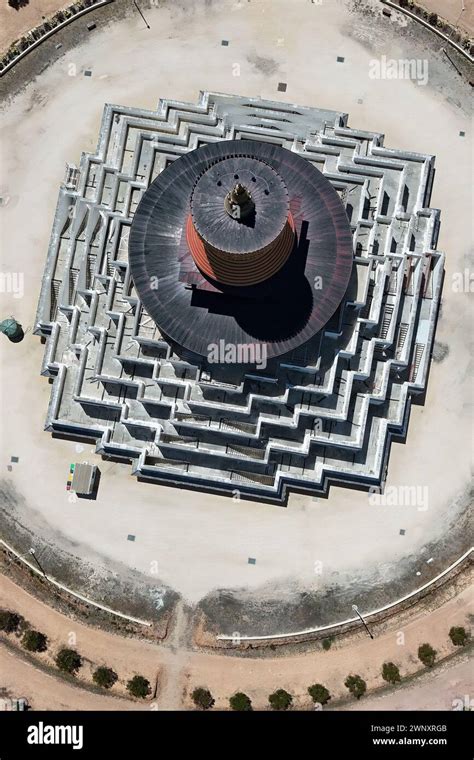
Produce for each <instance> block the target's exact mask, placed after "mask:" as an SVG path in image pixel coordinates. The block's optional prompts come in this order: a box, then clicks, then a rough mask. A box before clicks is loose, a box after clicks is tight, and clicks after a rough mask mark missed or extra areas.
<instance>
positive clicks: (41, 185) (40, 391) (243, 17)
mask: <svg viewBox="0 0 474 760" xmlns="http://www.w3.org/2000/svg"><path fill="white" fill-rule="evenodd" d="M113 6H114V7H115V8H118V6H119V3H117V4H116V3H114V4H113ZM209 7H211V6H210V5H209V4H207V5H206V4H201V3H198V2H196V3H193V4H192V6H189V5H188V4H186V5H185V6H183V7H181V6H180V5H179V4H175V3H171V4H166V5H163V7H159V8H156V7H152V8H149V9H148V10H147V18H148V21H149V23H150V26H151V29H150V30H147V29H146V28H145V27H144V24H143V21H142V19H141V18H140V17H139V16H138V15H137V14H135V15H130V16H127V17H126V18H123V19H121V20H116V21H115V22H114V23H111V24H109V25H108V26H107V27H104V28H102V29H100V28H98V29H97V30H96V31H95V32H94V34H93V35H88V36H83V37H81V36H79V44H77V45H76V46H75V47H73V48H72V49H71V50H65V49H64V50H63V52H59V53H58V52H57V51H55V49H54V45H51V46H50V47H49V48H47V47H45V48H44V50H43V51H42V52H40V53H38V58H37V57H36V54H35V53H32V54H31V56H32V57H31V56H28V59H29V60H28V61H26V59H25V62H24V63H21V64H19V69H18V72H19V73H21V71H23V72H24V71H25V70H26V69H28V71H30V70H31V73H32V74H33V73H34V65H35V61H37V60H40V61H41V66H43V65H47V64H46V61H45V59H44V58H41V56H47V54H48V55H49V54H50V55H51V60H50V61H49V64H48V65H47V68H46V69H45V70H44V71H43V72H42V73H41V74H40V75H38V76H37V78H33V81H31V83H30V84H28V85H27V86H26V87H25V89H24V90H23V91H22V92H21V93H19V94H18V95H17V96H16V97H15V98H13V99H12V100H7V101H6V104H5V108H4V110H3V114H2V128H3V131H2V156H1V160H2V174H3V176H4V177H5V180H4V185H5V192H6V193H7V195H8V198H9V203H8V205H6V206H5V207H3V208H2V209H1V214H2V232H1V243H2V260H3V264H2V266H3V268H4V269H5V271H12V272H18V271H20V272H22V273H23V274H24V294H23V297H22V298H17V297H16V295H15V294H12V293H2V300H1V305H2V309H3V312H4V313H5V314H10V313H13V314H15V315H16V316H17V317H18V318H19V319H20V321H21V322H22V324H23V325H24V326H25V328H27V329H29V330H30V332H28V334H27V336H26V338H25V340H24V341H23V343H21V344H19V345H13V344H9V343H8V341H6V340H3V341H2V343H1V346H0V351H1V354H2V363H1V365H0V387H1V393H2V396H1V398H2V406H3V409H4V411H5V414H4V415H3V417H4V425H3V429H2V442H3V446H2V454H1V458H0V473H1V474H3V475H4V476H5V480H6V482H7V483H8V485H9V486H11V487H12V489H13V491H12V493H13V495H12V496H11V498H10V497H9V498H8V500H7V505H8V506H7V508H6V510H5V519H6V520H11V521H12V526H13V527H14V525H15V522H16V521H17V523H16V524H21V525H23V526H24V528H25V538H24V541H25V544H24V545H22V546H21V547H19V548H21V549H22V550H24V551H25V553H26V552H28V547H29V546H31V543H27V542H29V541H31V537H32V536H33V535H34V536H35V541H36V542H37V550H38V552H45V559H48V561H49V558H50V561H51V562H53V560H54V558H56V562H57V564H58V567H59V569H60V570H61V572H62V573H63V574H64V573H67V574H68V577H67V578H66V579H63V578H59V579H60V580H64V582H67V583H68V584H69V585H72V587H74V581H75V579H74V572H75V569H76V568H79V567H80V563H81V562H84V563H87V567H91V568H94V572H92V571H91V572H90V573H89V575H90V578H91V579H93V578H94V577H95V576H96V575H97V576H98V577H102V573H103V572H105V571H107V572H109V574H110V575H111V576H113V577H114V578H116V577H117V576H119V575H120V574H121V573H122V572H123V569H124V568H132V569H133V570H134V571H137V572H138V573H140V574H141V575H142V577H143V578H144V579H146V580H147V582H149V581H150V580H151V581H153V582H156V588H157V593H160V588H161V587H162V586H164V587H171V588H173V589H175V590H176V591H178V592H179V593H180V594H182V596H183V597H184V599H185V600H186V602H188V603H198V602H199V600H200V599H202V598H203V597H205V596H206V595H209V594H212V593H214V592H215V591H216V590H220V589H232V590H235V593H236V596H239V595H241V593H242V590H243V591H246V590H250V591H251V594H252V596H253V598H254V600H255V603H256V607H257V608H258V607H259V605H260V603H261V601H262V600H264V599H265V598H266V597H267V596H268V594H269V593H271V594H273V597H274V598H277V599H279V600H283V599H285V600H290V601H291V599H292V598H294V596H295V594H298V593H301V592H306V591H308V590H309V591H310V592H312V593H313V592H314V593H316V594H321V596H323V595H324V594H325V593H328V594H332V598H331V602H332V603H331V604H330V605H328V610H329V612H330V611H331V610H332V614H334V615H336V614H339V613H340V614H341V615H342V614H344V610H346V608H347V605H348V604H349V608H350V600H349V599H348V598H347V599H346V598H344V600H342V601H343V604H342V602H341V596H340V595H339V596H338V595H337V594H336V593H333V590H334V589H340V588H346V589H348V595H349V596H350V597H351V599H352V601H354V600H355V599H357V600H360V597H361V595H362V596H363V599H364V607H365V605H366V604H369V603H370V604H374V606H375V604H376V603H377V602H379V603H383V602H384V601H388V600H389V599H390V600H393V598H394V597H395V598H397V596H400V595H402V594H400V586H402V587H403V590H404V591H406V590H411V589H412V588H415V587H417V586H418V585H421V583H423V582H426V581H427V580H428V579H429V578H430V577H433V576H434V575H436V574H437V573H438V572H440V570H442V569H444V567H445V566H446V565H447V564H449V563H448V562H447V561H446V560H447V556H452V555H453V553H454V552H455V551H458V549H459V542H461V543H463V542H464V541H465V540H466V533H462V532H461V530H460V527H459V526H460V525H461V522H460V521H461V517H462V515H463V513H464V512H465V510H466V506H467V503H466V498H467V493H468V487H469V480H470V467H471V456H470V451H469V448H468V447H467V446H464V445H461V446H460V445H459V442H460V441H464V440H468V437H469V435H470V426H471V410H470V406H469V404H470V400H471V383H470V379H469V372H468V369H469V353H470V345H469V338H468V335H467V332H466V330H465V325H466V324H467V323H468V321H469V319H470V316H471V312H470V308H469V304H468V300H469V298H468V296H469V294H468V293H465V292H462V293H458V292H454V290H453V288H452V278H453V274H456V273H457V272H463V271H464V268H465V266H466V265H467V262H468V261H469V246H470V240H471V229H470V223H469V219H470V205H471V204H470V190H469V187H470V178H471V172H470V158H471V156H470V142H469V140H470V135H471V122H470V118H469V105H468V103H469V101H468V96H469V93H468V87H467V85H466V86H464V85H463V83H462V80H460V78H459V77H458V75H457V73H456V71H454V70H452V69H451V68H450V67H449V66H450V65H449V62H447V61H446V60H445V58H444V56H442V55H441V54H439V53H438V48H437V47H436V46H435V48H434V50H433V49H432V47H431V46H432V45H433V35H431V34H430V33H429V32H427V31H426V32H423V31H422V30H421V31H420V29H419V27H418V25H415V24H414V23H413V24H411V22H410V23H408V21H407V20H406V19H405V20H403V21H397V20H395V19H393V18H392V19H391V20H386V19H382V18H381V16H380V5H379V4H378V3H376V4H374V7H375V8H377V9H378V10H377V13H379V16H371V15H368V16H364V15H359V14H354V15H350V14H349V12H348V9H347V5H346V4H345V3H344V2H334V3H330V4H329V3H325V4H322V5H321V6H319V5H313V4H311V3H310V2H306V0H295V2H294V3H292V4H291V8H289V5H288V3H285V2H282V1H281V0H276V1H275V2H272V3H271V4H269V3H268V2H267V1H266V0H265V1H263V2H262V0H257V1H256V2H251V3H236V2H219V3H216V2H214V3H212V13H210V12H209ZM109 10H110V7H109ZM191 11H192V12H191ZM270 11H271V12H270ZM398 15H399V14H397V16H398ZM184 21H186V23H185V24H184V23H183V22H184ZM72 26H73V25H72ZM70 33H71V30H70V31H69V32H68V33H67V34H70ZM61 39H63V37H61ZM222 39H228V40H229V43H230V44H229V46H227V47H222V46H221V44H220V43H221V40H222ZM282 41H283V42H282ZM45 45H46V43H45ZM111 50H120V56H111V54H110V51H111ZM48 51H49V52H48ZM256 51H259V56H260V58H262V57H263V58H265V60H269V61H271V62H273V64H272V65H273V69H272V70H273V71H274V73H273V74H272V75H269V74H268V73H267V69H265V70H262V69H261V67H260V68H259V65H256V64H255V60H256V59H255V55H256ZM339 53H343V54H344V55H345V61H346V63H345V64H340V63H337V60H336V56H337V54H339ZM381 54H386V55H390V56H392V55H393V56H395V57H413V56H414V55H418V56H420V57H424V56H426V57H427V58H428V59H429V65H430V81H429V84H428V85H427V86H426V87H420V86H418V85H417V84H416V83H415V82H412V81H408V80H402V79H399V80H391V81H390V82H387V81H383V80H380V81H379V80H372V79H370V77H369V73H368V72H369V62H370V60H371V58H372V57H373V56H380V55H381ZM259 60H260V59H259ZM235 62H238V63H239V65H240V75H239V76H234V72H235V69H234V63H235ZM41 66H39V68H38V70H41ZM28 67H29V68H28ZM16 68H17V67H15V69H16ZM86 69H90V70H91V71H92V76H91V77H85V76H84V71H85V70H86ZM302 71H303V72H306V73H307V74H308V76H306V75H305V76H301V72H302ZM36 73H37V72H35V73H34V76H35V75H36ZM16 76H17V75H16V74H15V77H16ZM8 81H9V75H7V76H5V77H4V78H3V79H2V84H3V83H5V86H6V85H7V84H8ZM279 81H285V82H287V84H288V90H287V93H286V94H285V95H283V96H282V95H281V93H278V82H279ZM202 88H208V89H211V90H217V91H223V92H235V93H237V94H242V95H243V94H248V95H251V96H258V95H261V96H262V97H265V98H272V99H275V98H280V99H282V100H285V101H289V102H295V103H303V104H306V105H314V106H320V107H325V108H334V109H337V110H343V111H347V112H349V113H350V118H349V124H350V125H351V126H353V127H358V128H360V129H367V130H380V131H384V132H385V133H386V139H385V144H386V145H387V146H389V147H398V148H402V149H403V148H405V149H407V150H415V151H420V152H430V153H431V152H432V153H436V154H437V173H436V180H435V188H434V194H433V199H432V205H433V206H435V207H440V208H441V209H442V223H441V237H440V242H439V247H440V249H441V250H443V249H444V250H446V252H447V262H446V269H447V271H446V283H445V289H444V296H443V309H442V316H441V319H440V323H439V327H438V339H439V340H440V341H441V342H442V343H445V344H446V345H448V346H449V354H448V356H447V358H445V359H444V361H442V362H438V363H437V364H435V365H433V369H432V372H431V377H430V383H429V389H428V394H427V401H426V405H425V406H424V407H422V406H420V407H414V408H413V410H412V414H411V423H410V430H409V435H408V440H407V443H406V445H404V446H403V445H395V446H393V448H392V454H391V459H390V466H389V476H388V481H387V485H389V486H398V487H405V486H407V485H408V486H411V485H423V486H424V485H426V486H427V488H428V491H429V505H428V509H426V510H420V509H418V507H417V506H416V505H410V506H409V505H403V506H398V507H397V506H396V507H374V506H373V505H371V504H370V503H369V499H368V497H367V494H365V493H363V492H358V491H348V490H345V489H337V488H333V489H331V492H330V494H329V498H328V499H327V500H326V499H318V500H312V499H310V498H309V497H303V496H298V495H294V496H293V497H292V498H291V499H290V502H289V506H288V508H287V509H282V508H278V507H273V506H269V505H265V504H256V503H249V502H241V503H236V502H233V501H231V500H227V499H225V498H224V497H219V496H210V495H206V494H201V493H197V492H196V493H192V492H185V491H180V490H177V489H172V488H165V487H160V488H157V487H154V486H150V485H146V484H143V483H137V482H136V481H135V480H134V478H132V477H131V475H130V468H129V467H127V466H126V465H119V464H113V463H105V464H104V463H103V462H102V461H101V460H100V459H99V458H97V459H96V458H95V455H94V453H93V450H92V446H89V445H87V446H84V447H82V448H80V449H78V448H77V446H76V444H74V443H72V442H69V441H60V440H54V439H52V438H51V437H50V436H49V435H48V434H47V433H45V432H44V431H43V420H44V414H45V410H46V406H47V403H48V397H49V390H50V388H49V385H48V383H47V382H46V380H45V379H44V378H41V377H39V369H40V366H41V360H42V353H43V347H42V346H41V344H40V342H39V340H38V339H37V338H35V337H34V336H32V335H31V326H32V324H33V321H34V314H35V309H36V301H37V296H38V291H39V286H40V282H41V276H42V269H43V261H44V256H45V253H46V250H47V245H48V240H49V234H50V225H51V220H52V217H53V213H54V207H55V203H56V197H57V196H56V189H57V186H58V183H59V181H60V180H61V178H62V177H63V174H64V165H65V163H66V161H77V160H78V158H79V156H80V152H81V150H94V148H95V144H96V139H97V133H98V126H99V123H100V118H101V115H102V109H103V105H104V103H105V102H116V103H123V104H124V105H137V106H143V107H148V108H154V107H156V103H157V100H158V98H159V97H160V96H162V97H174V98H177V99H183V100H189V101H196V99H197V97H198V92H199V90H200V89H202ZM360 101H362V102H360ZM407 113H409V114H410V116H411V118H410V119H407V118H406V114H407ZM417 125H418V126H417ZM461 130H462V131H463V132H465V137H464V138H461V137H460V136H459V133H460V131H461ZM2 181H3V180H2ZM25 219H27V220H28V224H25ZM3 312H2V313H3ZM7 410H8V414H7ZM25 410H27V412H26V411H25ZM11 456H17V457H19V462H18V463H15V464H13V465H12V464H11ZM86 459H87V460H90V461H94V462H95V461H97V463H98V464H99V466H100V467H101V469H102V480H101V487H100V491H99V496H98V499H97V501H95V502H84V501H82V502H81V501H78V502H77V503H70V502H69V501H68V498H67V493H66V490H65V479H66V475H67V472H68V469H69V465H70V463H71V462H73V461H84V460H86ZM8 468H10V469H8ZM448 472H449V478H448V477H446V473H448ZM45 473H47V477H45ZM183 526H185V529H183ZM401 529H403V530H404V531H405V532H404V534H401V533H400V531H401ZM128 534H134V535H135V536H136V540H135V541H134V542H130V541H127V535H128ZM456 536H457V538H456ZM455 539H456V540H455ZM456 541H457V542H458V543H456ZM450 542H451V543H450ZM62 549H64V552H65V555H64V557H62V556H60V551H61V550H62ZM461 553H462V550H461V551H459V552H458V554H461ZM68 555H69V557H72V558H73V561H69V562H67V561H66V559H67V556H68ZM41 556H43V555H42V554H41ZM58 557H59V558H60V561H58V559H57V558H58ZM249 557H254V558H256V559H257V562H256V564H255V565H249V564H248V558H249ZM453 558H454V557H453ZM431 559H432V562H431V563H430V564H429V563H428V560H431ZM316 561H317V562H318V563H321V565H320V566H322V567H323V574H322V575H321V576H318V577H316V576H315V572H314V567H315V562H316ZM153 566H158V568H159V574H158V577H156V580H155V579H153V577H152V576H151V569H150V568H152V567H153ZM48 569H50V568H48ZM417 573H420V575H417ZM79 580H80V581H81V579H79ZM76 582H77V579H76ZM81 582H82V581H81ZM78 590H83V591H85V592H86V593H87V591H88V588H87V587H85V588H82V586H81V587H80V588H78ZM109 598H110V603H111V604H112V602H114V597H113V591H112V592H111V593H110V595H109ZM245 603H247V600H245ZM338 605H339V606H338ZM342 608H344V610H343V609H342ZM365 608H366V609H367V607H365ZM282 609H283V607H282ZM285 609H288V610H289V611H288V613H287V614H286V616H285V619H284V618H283V615H282V614H280V617H278V614H277V613H278V609H277V611H276V613H275V614H277V617H275V618H274V630H273V632H275V633H281V632H286V630H291V628H290V626H291V623H292V620H293V618H292V613H291V609H290V607H285ZM256 612H258V609H257V610H256ZM329 612H328V613H327V614H328V615H329ZM318 622H319V624H322V622H330V621H328V620H324V621H322V620H320V621H318ZM237 624H238V626H239V628H238V629H241V628H242V624H241V623H240V622H238V623H237ZM316 624H317V623H316ZM234 626H235V621H234V619H232V615H230V617H229V619H228V620H227V621H226V627H230V630H231V631H232V630H235V627H234ZM255 626H256V624H255ZM255 626H254V628H255ZM249 627H250V626H246V629H245V630H240V632H241V633H242V634H246V633H252V632H255V633H261V631H257V630H254V631H251V630H248V628H249ZM301 627H303V626H301Z"/></svg>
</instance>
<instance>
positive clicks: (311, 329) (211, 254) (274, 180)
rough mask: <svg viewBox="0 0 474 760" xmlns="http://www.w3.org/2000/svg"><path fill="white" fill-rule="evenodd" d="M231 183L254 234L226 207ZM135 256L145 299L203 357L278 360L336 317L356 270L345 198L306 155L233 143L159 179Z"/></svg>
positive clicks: (134, 244) (165, 327)
mask: <svg viewBox="0 0 474 760" xmlns="http://www.w3.org/2000/svg"><path fill="white" fill-rule="evenodd" d="M235 175H237V178H236V177H235ZM252 177H255V181H253V180H252ZM218 182H221V183H222V184H221V185H218V184H217V183H218ZM236 183H241V184H243V185H244V187H245V188H246V189H247V190H248V192H249V193H250V195H251V197H252V201H253V202H254V204H255V218H254V220H253V222H254V226H253V227H252V226H251V223H250V224H246V223H245V221H241V222H240V223H239V222H238V221H237V220H236V219H233V218H232V217H231V216H230V215H229V213H228V212H227V211H226V209H225V198H226V196H227V194H228V193H229V192H230V191H231V190H232V189H233V188H234V186H235V184H236ZM265 190H268V191H269V192H268V194H267V193H265ZM259 214H260V218H259ZM257 220H258V221H257ZM276 241H277V242H278V245H276ZM249 256H250V257H251V258H250V259H249V258H248V257H249ZM200 257H201V258H200ZM252 257H253V258H252ZM278 257H280V258H278ZM129 258H130V268H131V273H132V277H133V281H134V284H135V287H136V290H137V292H138V295H139V297H140V298H141V300H142V302H143V304H144V306H145V308H146V310H147V311H148V313H149V314H150V316H151V317H152V318H153V319H154V320H155V322H156V324H157V325H158V327H159V328H160V330H161V332H162V333H163V334H164V335H165V336H166V337H168V338H169V339H171V340H172V341H174V342H175V343H177V344H179V345H180V346H182V347H184V348H186V349H187V350H189V351H192V352H194V353H196V354H199V355H201V356H209V350H210V349H209V347H210V345H212V344H216V343H218V342H219V341H223V342H224V344H231V345H234V346H235V345H237V346H238V345H248V344H264V345H265V356H267V357H268V358H271V357H274V356H279V355H282V354H284V353H287V352H288V351H291V350H292V349H294V348H296V347H297V346H299V345H301V344H302V343H305V342H306V341H307V340H309V339H310V338H311V337H313V335H314V334H315V333H317V332H318V331H319V330H321V329H322V328H323V327H324V326H325V325H326V323H327V322H328V320H329V319H330V318H331V316H332V315H333V314H334V312H335V310H336V309H337V307H338V306H339V304H340V302H341V300H342V298H343V296H344V293H345V291H346V289H347V285H348V282H349V278H350V274H351V271H352V260H353V255H352V235H351V230H350V225H349V222H348V219H347V215H346V213H345V209H344V207H343V205H342V203H341V201H340V199H339V196H338V195H337V193H336V191H335V190H334V188H333V187H332V185H331V183H330V182H329V181H328V180H327V179H326V177H324V175H323V174H322V173H321V172H320V171H319V170H318V169H316V168H315V167H314V166H313V165H312V164H311V163H310V162H309V161H308V160H307V159H306V158H303V157H301V156H299V155H297V154H296V153H294V152H292V151H288V150H286V149H285V148H282V147H280V146H278V145H273V144H270V143H265V142H258V141H253V140H252V141H250V140H228V141H220V142H216V143H210V144H209V145H206V146H204V147H202V148H198V149H196V150H193V151H190V152H189V153H187V154H185V155H184V156H182V157H180V158H178V159H176V160H175V161H173V163H172V164H170V165H169V166H168V167H167V168H166V169H165V170H164V171H163V172H162V173H161V174H159V175H158V177H157V178H156V179H155V180H154V182H153V183H152V184H151V185H150V187H149V188H148V189H147V190H146V191H145V193H144V195H143V196H142V199H141V201H140V203H139V205H138V208H137V210H136V212H135V215H134V218H133V221H132V227H131V232H130V239H129ZM235 260H237V264H236V263H235ZM257 260H259V261H264V262H265V263H264V265H263V269H262V267H260V268H258V265H257ZM229 262H230V263H229ZM216 266H217V268H218V270H219V271H218V272H217V276H216ZM219 267H220V269H219ZM229 267H230V270H229ZM267 267H268V271H267V269H266V268H267ZM275 267H276V268H275ZM236 273H238V274H239V277H240V275H242V281H241V282H238V281H236V280H235V279H232V278H234V277H235V275H236ZM245 273H247V274H245ZM244 274H245V276H244ZM219 276H221V281H219ZM249 278H250V279H249ZM230 282H232V283H233V284H229V283H230ZM249 283H250V284H249Z"/></svg>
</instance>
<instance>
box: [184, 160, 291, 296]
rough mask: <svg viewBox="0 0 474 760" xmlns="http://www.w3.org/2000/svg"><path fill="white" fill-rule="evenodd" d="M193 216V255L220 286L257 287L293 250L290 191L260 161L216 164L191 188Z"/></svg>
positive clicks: (189, 222) (190, 222)
mask: <svg viewBox="0 0 474 760" xmlns="http://www.w3.org/2000/svg"><path fill="white" fill-rule="evenodd" d="M238 188H239V189H240V196H239V195H238V192H239V190H237V192H236V189H238ZM233 193H234V195H233ZM239 197H241V198H242V201H241V204H240V205H239V203H238V198H239ZM232 198H234V199H235V202H234V203H232ZM229 199H230V200H229ZM241 207H242V208H244V209H245V212H246V213H245V214H243V213H240V208H241ZM190 211H191V213H190V215H189V217H188V219H187V224H186V237H187V241H188V245H189V250H190V252H191V255H192V257H193V259H194V261H195V262H196V264H197V266H198V267H199V269H200V270H201V272H203V273H204V274H205V275H206V276H207V277H210V278H211V279H212V280H215V281H216V282H219V283H222V284H224V285H235V286H248V285H256V284H257V283H260V282H263V281H264V280H267V279H268V278H269V277H272V276H273V275H274V274H276V273H277V272H278V271H279V270H280V269H281V267H282V266H283V265H284V264H285V262H286V260H287V259H288V256H289V255H290V253H291V251H292V250H293V246H294V243H295V223H294V220H293V217H292V215H291V213H290V201H289V195H288V189H287V187H286V185H285V183H284V181H283V179H282V177H281V176H280V175H279V174H278V173H277V172H276V171H275V170H274V169H273V168H272V167H271V166H269V165H268V164H267V163H265V162H264V161H261V160H259V159H258V158H255V157H249V156H245V155H243V156H232V157H229V158H223V159H222V160H220V161H216V162H215V163H213V164H212V165H211V166H210V167H209V168H208V169H206V171H204V172H203V174H202V175H201V176H200V177H199V178H198V180H197V182H196V184H195V186H194V188H193V192H192V195H191V201H190Z"/></svg>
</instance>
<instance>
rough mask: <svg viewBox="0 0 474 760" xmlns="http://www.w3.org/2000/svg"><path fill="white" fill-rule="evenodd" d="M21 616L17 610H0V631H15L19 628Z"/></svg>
mask: <svg viewBox="0 0 474 760" xmlns="http://www.w3.org/2000/svg"><path fill="white" fill-rule="evenodd" d="M20 622H21V618H20V615H17V614H16V613H15V612H10V611H9V610H0V631H5V633H14V632H15V631H16V630H18V626H19V625H20Z"/></svg>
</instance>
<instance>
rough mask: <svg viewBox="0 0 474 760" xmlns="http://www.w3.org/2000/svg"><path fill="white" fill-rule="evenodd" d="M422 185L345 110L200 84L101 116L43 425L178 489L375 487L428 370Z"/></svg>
mask: <svg viewBox="0 0 474 760" xmlns="http://www.w3.org/2000/svg"><path fill="white" fill-rule="evenodd" d="M433 175H434V158H433V156H430V155H423V154H419V153H410V152H407V151H397V150H391V149H387V148H385V147H384V146H383V135H381V134H379V133H369V132H361V131H359V130H356V129H351V128H349V127H348V117H347V115H346V114H344V113H337V112H333V111H326V110H321V109H315V108H306V107H301V106H296V105H290V104H285V103H277V102H272V101H264V100H261V99H252V98H243V97H237V96H229V95H222V94H216V93H209V92H204V93H201V97H200V100H199V103H198V104H197V105H191V104H186V103H178V102H174V101H160V103H159V106H158V109H157V111H156V112H150V111H144V110H138V109H133V108H122V107H117V106H112V105H107V106H106V107H105V110H104V116H103V120H102V126H101V131H100V138H99V143H98V146H97V150H96V152H95V153H93V154H83V155H82V158H81V162H80V164H79V166H73V165H70V166H68V170H67V176H66V179H65V181H64V183H63V184H62V186H61V188H60V193H59V201H58V206H57V210H56V215H55V219H54V225H53V231H52V236H51V243H50V247H49V252H48V257H47V261H46V267H45V275H44V280H43V286H42V290H41V296H40V302H39V306H38V313H37V320H36V332H37V333H38V334H40V335H42V336H44V337H45V338H46V347H45V357H44V364H43V368H42V372H43V374H44V375H46V376H48V377H50V378H52V379H53V382H52V392H51V400H50V404H49V408H48V412H47V421H46V429H47V430H50V431H52V432H54V433H56V434H58V435H63V436H68V437H73V438H81V439H84V438H88V439H91V440H93V441H94V442H95V444H96V450H97V452H98V453H100V454H103V455H104V456H112V457H114V458H119V459H121V460H123V461H125V462H131V463H132V467H133V473H134V474H135V475H137V476H138V477H140V478H141V479H148V480H153V481H157V482H161V483H166V484H169V485H173V484H174V485H178V486H188V487H193V488H202V489H207V490H212V491H216V492H220V493H228V494H230V495H234V496H235V495H236V494H238V495H240V496H242V497H249V498H257V499H259V500H270V501H276V502H282V501H285V500H286V497H287V494H288V491H289V490H292V489H293V490H298V491H303V492H308V493H323V492H326V491H327V489H328V486H329V484H330V483H331V482H335V483H339V484H346V485H353V486H357V487H361V486H363V487H367V488H370V487H381V488H383V484H384V482H385V478H386V474H387V466H388V456H389V451H390V443H391V440H392V439H393V438H394V437H395V438H403V437H404V436H405V433H406V429H407V424H408V418H409V410H410V403H411V399H412V397H413V396H414V395H419V394H422V393H423V392H424V390H425V388H426V383H427V378H428V371H429V366H430V361H431V351H432V346H433V340H434V333H435V327H436V320H437V315H438V309H439V303H440V293H441V287H442V280H443V261H444V257H443V255H442V254H440V253H439V252H437V250H436V244H437V237H438V226H439V211H438V210H436V209H431V208H429V203H430V194H431V186H432V181H433Z"/></svg>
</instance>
